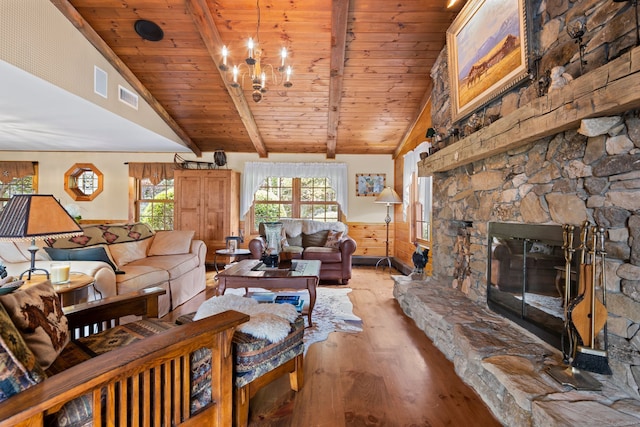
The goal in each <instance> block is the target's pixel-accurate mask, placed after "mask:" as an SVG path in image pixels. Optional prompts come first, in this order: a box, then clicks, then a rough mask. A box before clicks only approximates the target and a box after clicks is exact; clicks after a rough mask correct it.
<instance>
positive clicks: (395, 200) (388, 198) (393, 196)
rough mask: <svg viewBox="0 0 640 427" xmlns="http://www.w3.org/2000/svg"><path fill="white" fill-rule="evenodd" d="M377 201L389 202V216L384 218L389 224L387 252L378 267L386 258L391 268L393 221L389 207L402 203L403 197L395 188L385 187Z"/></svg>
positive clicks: (379, 261) (386, 242)
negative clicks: (390, 228) (390, 252)
mask: <svg viewBox="0 0 640 427" xmlns="http://www.w3.org/2000/svg"><path fill="white" fill-rule="evenodd" d="M375 202H376V203H386V204H387V216H386V217H385V219H384V222H385V223H386V224H387V240H386V241H385V244H386V252H385V257H384V258H380V259H379V260H378V262H377V263H376V268H378V265H380V263H381V262H382V261H385V260H386V261H387V265H388V266H389V269H391V258H390V257H389V223H390V222H391V215H390V214H389V209H390V208H391V205H397V204H399V203H402V199H401V198H400V196H398V193H396V192H395V190H394V189H393V188H391V187H385V188H384V190H382V191H381V192H380V194H379V195H378V197H377V198H376V200H375ZM383 268H384V267H383Z"/></svg>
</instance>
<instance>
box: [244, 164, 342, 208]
mask: <svg viewBox="0 0 640 427" xmlns="http://www.w3.org/2000/svg"><path fill="white" fill-rule="evenodd" d="M269 177H284V178H328V179H329V182H330V183H331V187H333V189H334V190H335V191H336V199H337V202H338V204H339V205H340V209H341V210H342V213H344V214H345V215H347V204H348V199H349V184H348V182H347V165H346V163H328V162H325V163H284V162H247V163H245V165H244V173H243V174H242V193H241V195H240V216H241V217H243V218H244V216H245V215H246V214H247V212H249V208H251V205H252V204H253V196H254V194H255V193H256V191H258V189H259V188H260V185H262V183H263V182H264V180H265V179H266V178H269Z"/></svg>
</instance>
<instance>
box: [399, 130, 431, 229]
mask: <svg viewBox="0 0 640 427" xmlns="http://www.w3.org/2000/svg"><path fill="white" fill-rule="evenodd" d="M430 147H431V143H430V142H428V141H424V142H422V143H420V145H418V146H417V147H416V148H415V149H413V150H411V151H409V152H407V154H405V155H404V157H403V160H404V165H403V166H404V168H403V172H402V219H403V220H404V221H405V222H406V221H407V212H408V210H409V204H410V203H411V176H412V175H413V174H414V173H416V172H418V162H419V161H420V153H423V152H425V151H427V150H429V148H430Z"/></svg>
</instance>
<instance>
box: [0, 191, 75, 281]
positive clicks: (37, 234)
mask: <svg viewBox="0 0 640 427" xmlns="http://www.w3.org/2000/svg"><path fill="white" fill-rule="evenodd" d="M81 234H82V228H81V227H80V226H79V225H78V223H77V222H76V221H75V220H74V219H73V218H72V217H71V215H69V214H68V213H67V211H66V210H65V209H64V208H63V207H62V205H61V204H60V203H59V202H58V201H57V200H56V199H55V198H54V197H53V195H51V194H18V195H14V196H13V197H11V199H9V202H7V204H6V206H5V207H4V208H3V209H2V212H0V241H4V242H19V241H29V240H31V246H29V248H28V250H29V252H31V267H30V268H29V269H28V270H26V271H24V272H23V273H22V274H21V275H20V279H22V276H24V274H25V273H28V277H27V280H30V279H31V273H33V272H35V271H42V272H44V273H45V274H46V275H47V279H48V278H49V272H48V271H47V270H45V269H43V268H35V262H36V252H37V251H38V249H39V248H38V246H36V239H38V240H45V239H49V238H51V239H61V238H65V237H74V236H79V235H81Z"/></svg>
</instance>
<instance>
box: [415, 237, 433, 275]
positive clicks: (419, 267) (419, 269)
mask: <svg viewBox="0 0 640 427" xmlns="http://www.w3.org/2000/svg"><path fill="white" fill-rule="evenodd" d="M414 244H415V245H416V251H415V252H414V253H413V256H412V257H411V260H412V261H413V265H414V267H415V268H414V270H413V273H416V274H420V275H422V274H424V268H425V266H426V265H427V263H428V262H429V248H424V250H422V249H421V248H420V245H419V244H418V243H417V242H416V243H414Z"/></svg>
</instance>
